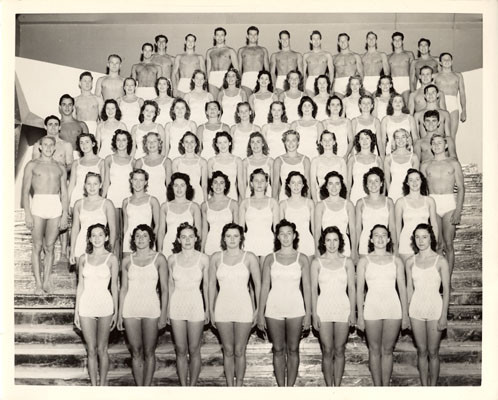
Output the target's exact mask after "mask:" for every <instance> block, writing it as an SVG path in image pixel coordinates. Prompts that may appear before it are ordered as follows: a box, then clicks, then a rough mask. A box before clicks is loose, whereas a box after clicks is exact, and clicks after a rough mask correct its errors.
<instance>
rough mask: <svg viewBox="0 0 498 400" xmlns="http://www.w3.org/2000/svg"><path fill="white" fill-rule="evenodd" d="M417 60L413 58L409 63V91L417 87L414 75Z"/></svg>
mask: <svg viewBox="0 0 498 400" xmlns="http://www.w3.org/2000/svg"><path fill="white" fill-rule="evenodd" d="M416 69H417V62H416V61H415V60H413V61H412V62H411V63H410V91H411V92H414V91H415V90H416V89H417V77H416Z"/></svg>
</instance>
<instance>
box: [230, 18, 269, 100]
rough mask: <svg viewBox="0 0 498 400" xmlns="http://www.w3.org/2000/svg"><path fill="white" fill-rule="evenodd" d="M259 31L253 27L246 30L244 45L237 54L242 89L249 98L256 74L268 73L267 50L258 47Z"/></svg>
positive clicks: (256, 78) (254, 84)
mask: <svg viewBox="0 0 498 400" xmlns="http://www.w3.org/2000/svg"><path fill="white" fill-rule="evenodd" d="M258 39H259V29H258V28H257V27H255V26H250V27H249V28H247V36H246V45H245V46H244V47H241V48H240V49H239V51H238V52H237V58H238V61H239V66H240V72H241V74H242V82H241V86H242V89H244V91H245V92H246V95H247V98H249V97H250V96H251V94H252V92H253V91H254V88H255V87H256V81H257V80H258V73H259V71H261V70H263V69H264V70H265V71H268V70H269V68H270V67H269V65H270V62H269V61H268V50H267V49H266V47H262V46H260V45H258Z"/></svg>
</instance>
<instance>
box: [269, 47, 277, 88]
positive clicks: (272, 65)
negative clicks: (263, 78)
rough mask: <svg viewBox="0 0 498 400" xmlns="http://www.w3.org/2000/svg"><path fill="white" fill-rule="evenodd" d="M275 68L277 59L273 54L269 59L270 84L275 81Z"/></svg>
mask: <svg viewBox="0 0 498 400" xmlns="http://www.w3.org/2000/svg"><path fill="white" fill-rule="evenodd" d="M276 66H277V57H276V55H275V53H273V54H272V55H271V57H270V74H271V80H272V82H276V81H277V74H276V73H275V69H276Z"/></svg>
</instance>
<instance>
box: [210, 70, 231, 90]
mask: <svg viewBox="0 0 498 400" xmlns="http://www.w3.org/2000/svg"><path fill="white" fill-rule="evenodd" d="M226 73H227V71H211V72H210V73H209V84H210V85H212V86H214V87H217V88H220V87H221V86H222V85H223V78H225V74H226Z"/></svg>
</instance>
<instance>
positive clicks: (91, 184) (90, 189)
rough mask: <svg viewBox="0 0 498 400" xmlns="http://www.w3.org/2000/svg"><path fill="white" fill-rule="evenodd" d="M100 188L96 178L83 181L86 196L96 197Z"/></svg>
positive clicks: (100, 185) (90, 177)
mask: <svg viewBox="0 0 498 400" xmlns="http://www.w3.org/2000/svg"><path fill="white" fill-rule="evenodd" d="M101 188H102V182H101V181H100V179H99V177H98V176H89V177H88V178H86V180H85V190H86V193H87V194H88V196H97V195H98V194H99V191H100V189H101Z"/></svg>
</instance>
